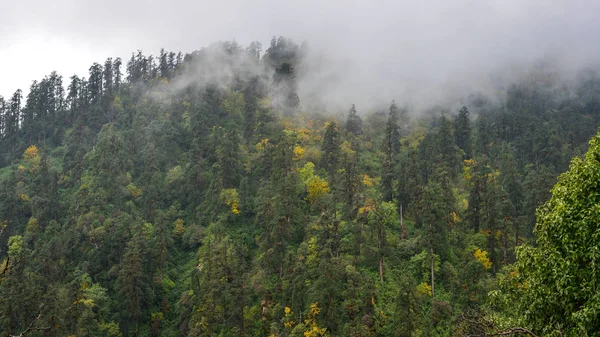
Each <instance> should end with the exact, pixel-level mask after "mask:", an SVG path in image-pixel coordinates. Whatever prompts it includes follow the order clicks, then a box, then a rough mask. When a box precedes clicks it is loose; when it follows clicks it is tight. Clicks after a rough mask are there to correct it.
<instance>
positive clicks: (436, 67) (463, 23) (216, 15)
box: [0, 0, 600, 99]
mask: <svg viewBox="0 0 600 337" xmlns="http://www.w3.org/2000/svg"><path fill="white" fill-rule="evenodd" d="M599 15H600V1H597V0H490V1H486V0H472V1H470V0H431V1H379V0H364V1H362V0H361V1H347V0H298V1H285V0H256V1H241V0H218V1H216V0H213V1H204V0H195V1H194V0H169V1H166V0H147V1H142V0H134V1H127V0H95V1H91V0H53V1H47V0H13V1H11V0H0V94H1V95H4V96H10V95H11V94H12V92H14V90H15V89H17V88H22V89H27V88H28V87H29V85H30V84H31V81H32V80H34V79H40V78H42V77H43V76H44V75H46V74H48V73H50V72H51V71H52V70H56V71H58V72H59V73H60V74H62V75H63V76H64V77H65V78H68V77H69V76H70V75H72V74H73V73H77V74H78V75H83V76H87V69H88V68H89V66H90V65H91V63H92V62H94V61H97V62H103V61H104V60H105V59H106V58H107V57H110V56H112V57H116V56H120V57H123V58H124V59H127V58H128V57H129V56H130V55H131V52H132V51H135V50H137V49H142V50H143V51H144V53H146V54H158V51H159V49H160V48H161V47H165V48H166V49H167V50H175V51H179V50H181V51H183V52H191V51H193V50H196V49H199V48H201V47H203V46H207V45H208V44H210V43H212V42H215V41H218V40H232V39H235V40H236V41H237V42H239V43H241V44H247V43H249V42H251V41H254V40H258V41H260V42H263V45H264V48H266V47H268V42H269V40H270V38H271V37H272V36H273V35H284V36H288V37H291V38H293V39H294V40H295V41H297V42H298V43H300V42H302V41H304V40H306V41H307V42H308V43H309V45H310V46H311V49H312V50H318V51H320V52H323V53H324V55H325V56H323V57H324V58H327V59H329V60H331V61H332V63H331V64H335V65H336V67H337V68H336V69H335V71H336V72H342V73H343V72H344V70H346V72H347V74H346V75H343V76H341V77H340V76H336V75H333V74H329V75H327V74H326V75H323V78H327V79H328V81H329V82H328V83H327V88H328V90H330V91H331V92H332V94H333V93H334V92H335V93H336V94H337V95H338V96H345V95H344V94H343V93H340V92H346V93H347V94H351V96H354V97H355V96H356V95H358V94H360V93H361V92H364V96H369V95H371V96H373V95H377V94H381V95H382V96H386V97H395V96H397V95H411V94H415V95H417V96H418V95H420V96H421V97H422V98H423V97H425V96H426V95H429V94H430V93H431V92H432V91H434V92H439V91H442V90H446V89H447V90H452V88H456V85H457V84H456V83H464V82H469V83H471V84H469V85H465V84H463V86H465V87H469V89H473V88H471V87H473V86H475V87H477V86H485V83H484V82H481V81H479V80H475V79H481V78H485V77H486V76H487V77H489V74H490V73H492V72H493V71H496V70H498V69H502V68H503V67H508V66H511V65H514V64H526V63H528V62H532V61H534V60H538V59H540V58H544V57H552V58H555V59H560V60H561V62H563V63H564V64H565V65H569V66H572V65H576V64H582V63H584V62H588V61H590V60H597V59H598V57H599V56H600V33H599V32H600V30H599V28H600V20H599V17H598V16H599ZM331 71H333V70H331ZM336 81H340V82H343V83H342V84H340V86H339V87H338V86H337V83H336ZM411 83H412V84H411ZM315 87H319V85H316V84H315ZM463 89H464V88H463ZM304 90H309V88H305V89H304ZM365 90H370V92H365ZM309 91H310V90H309ZM338 98H339V99H342V97H338ZM344 98H345V97H344ZM423 99H426V98H423Z"/></svg>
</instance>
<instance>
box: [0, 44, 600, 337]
mask: <svg viewBox="0 0 600 337" xmlns="http://www.w3.org/2000/svg"><path fill="white" fill-rule="evenodd" d="M304 57H305V55H304V47H300V46H298V45H296V44H295V43H294V42H293V41H291V40H289V39H286V38H283V37H280V38H274V39H273V40H272V41H271V44H270V46H269V48H268V49H267V50H266V53H265V54H264V55H262V56H261V48H260V44H259V43H258V42H255V43H252V44H251V45H250V46H248V47H247V48H244V47H243V46H241V45H239V44H237V43H235V42H220V43H217V44H214V45H212V46H210V47H208V48H204V49H202V50H200V51H196V52H193V53H190V54H186V55H183V54H181V53H179V54H177V53H175V52H167V51H164V50H161V52H160V55H159V56H158V57H157V58H154V57H152V56H147V55H144V54H143V53H142V52H141V51H139V52H136V53H134V54H133V55H132V57H131V59H130V60H129V62H127V64H126V69H125V70H124V71H123V72H124V73H123V72H122V71H121V63H122V61H121V60H120V59H110V58H109V59H107V60H106V61H105V62H103V63H94V64H93V65H92V66H91V67H90V69H89V72H90V73H89V76H85V77H78V76H73V77H71V78H70V80H69V83H68V86H67V88H63V83H62V78H61V77H60V76H59V75H57V74H56V73H52V74H50V75H49V76H47V77H45V78H44V79H42V80H40V81H36V82H34V83H33V85H32V86H31V88H30V92H29V94H28V95H27V97H23V95H22V92H21V91H17V92H15V94H14V95H12V96H11V97H10V98H9V99H3V98H0V335H6V336H8V335H15V336H16V335H19V334H21V333H22V332H23V331H25V330H26V329H27V327H29V326H31V327H32V330H29V332H27V333H26V334H24V335H27V336H29V335H32V336H34V335H40V336H41V335H44V336H48V337H54V336H93V337H96V336H113V337H123V336H125V337H130V336H152V337H154V336H236V337H237V336H271V335H272V336H277V337H287V336H304V337H306V336H324V335H328V336H355V337H374V336H458V335H460V334H461V333H471V332H473V333H472V334H473V335H474V334H476V333H481V331H482V330H481V329H479V330H477V327H472V326H469V324H467V321H462V320H461V318H462V317H463V316H464V315H465V314H472V313H474V314H476V315H480V314H484V313H490V316H489V317H491V318H493V319H495V321H494V322H496V323H497V325H498V327H501V328H504V327H510V326H524V327H529V328H531V329H533V330H534V331H535V332H537V333H538V334H540V335H550V336H552V335H553V334H554V335H560V333H562V334H563V335H569V334H570V335H582V336H583V335H586V334H587V335H594V334H595V333H596V332H597V331H598V330H599V329H600V327H599V326H598V323H597V319H596V317H598V313H599V312H598V310H599V309H598V308H599V307H600V306H599V305H598V303H597V302H598V301H597V300H598V298H597V297H598V296H597V295H596V294H597V291H596V281H595V280H596V278H597V277H596V275H595V274H594V273H595V269H596V268H595V262H596V257H597V247H596V246H595V245H596V242H597V241H598V240H597V239H598V238H597V237H596V236H597V233H596V232H598V230H597V228H596V225H597V224H596V222H597V221H596V222H594V221H595V219H597V218H598V216H600V214H596V213H597V212H596V211H597V207H596V204H597V203H598V200H596V199H597V194H598V193H597V191H596V189H597V185H598V184H597V182H598V181H597V180H598V179H596V178H598V177H597V176H598V174H597V173H598V172H599V171H600V164H598V160H597V158H596V157H600V155H599V153H600V150H599V145H598V143H599V142H600V141H599V140H598V138H594V140H593V141H592V143H590V151H589V152H588V154H586V156H585V158H583V159H576V160H575V161H574V162H573V164H572V167H571V171H570V172H569V173H567V174H565V175H563V176H561V178H560V181H559V184H558V185H557V186H556V187H555V189H554V191H553V195H552V199H551V200H550V201H549V202H548V203H546V204H545V206H543V207H542V208H540V210H539V212H538V225H537V227H536V231H535V233H534V231H533V226H534V223H535V209H536V207H538V206H540V205H542V204H544V202H546V200H547V199H548V198H549V197H550V194H549V189H550V187H551V186H552V185H553V184H554V183H555V179H556V174H557V173H558V172H561V171H563V170H565V169H566V167H567V163H568V159H569V158H571V157H573V156H577V155H579V154H580V153H583V152H585V150H586V148H587V147H586V143H585V142H586V140H587V138H588V137H590V136H591V135H592V134H593V132H595V130H594V129H595V126H597V125H598V124H600V117H599V116H600V114H598V109H597V106H598V104H597V102H598V101H600V96H598V91H597V90H596V89H594V88H597V87H598V86H600V84H599V83H600V79H599V78H598V77H597V76H595V75H593V74H592V75H589V76H587V77H585V78H577V79H576V80H575V81H574V83H570V84H569V85H567V86H565V85H562V84H560V83H555V84H556V85H552V86H550V87H547V86H545V85H540V84H539V83H538V82H536V81H531V82H528V81H523V82H522V83H515V84H514V85H513V86H510V87H509V90H508V91H507V93H506V98H505V99H504V100H502V101H501V102H498V104H496V103H493V102H488V101H486V100H485V99H483V98H477V99H473V100H468V101H466V106H465V107H463V108H462V109H460V111H458V112H457V115H456V116H450V115H449V114H448V113H443V114H441V115H440V114H439V113H438V111H437V110H436V111H430V112H427V113H419V114H417V113H415V114H412V117H414V120H412V121H411V120H409V118H408V116H407V111H406V109H402V108H399V105H396V103H395V101H393V102H392V104H391V105H390V107H389V111H387V112H386V111H384V112H378V111H368V110H364V111H363V110H360V111H361V112H362V113H361V115H360V116H359V114H358V113H357V107H356V106H354V105H352V107H351V108H350V110H349V111H348V115H347V118H346V120H345V121H344V123H343V124H342V123H340V122H341V121H338V120H336V118H335V117H333V115H332V113H334V112H333V111H325V112H326V113H327V114H321V113H312V112H309V111H304V110H303V108H302V106H301V105H300V101H299V97H298V94H297V83H296V75H297V72H300V71H303V72H304V71H306V69H305V68H306V67H304V66H300V65H304V64H305V63H303V61H304V60H303V58H304ZM262 70H265V71H264V72H263V71H262ZM298 75H299V74H298ZM301 75H302V78H308V77H309V76H311V74H310V73H302V74H301ZM182 79H185V80H182ZM189 79H192V81H189ZM544 83H545V82H544ZM554 88H560V89H554ZM563 91H564V92H563ZM554 96H555V97H554ZM372 103H373V106H376V105H377V102H372ZM467 106H468V108H467ZM358 108H360V107H358ZM442 108H443V107H442ZM325 112H324V113H325ZM338 126H339V127H338ZM34 144H35V145H34ZM536 236H537V241H536V245H535V246H532V245H531V244H532V242H533V241H532V240H534V239H535V238H536ZM515 252H517V253H516V254H515ZM515 258H518V260H517V262H516V264H515V265H510V263H512V262H514V261H515ZM498 280H500V281H501V282H500V283H501V285H502V287H501V291H500V292H498V291H495V290H497V289H496V288H497V281H498ZM490 291H491V294H494V295H495V297H494V299H495V302H493V303H490V302H489V297H488V292H490ZM32 322H33V323H32ZM32 324H33V325H32ZM46 327H48V329H45V328H46ZM34 328H35V329H37V328H40V329H42V328H44V329H43V330H35V329H34ZM484 330H485V329H484Z"/></svg>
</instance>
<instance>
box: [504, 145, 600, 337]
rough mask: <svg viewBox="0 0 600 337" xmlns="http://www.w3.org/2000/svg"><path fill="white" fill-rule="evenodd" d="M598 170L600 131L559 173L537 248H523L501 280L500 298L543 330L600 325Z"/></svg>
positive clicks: (584, 331)
mask: <svg viewBox="0 0 600 337" xmlns="http://www.w3.org/2000/svg"><path fill="white" fill-rule="evenodd" d="M598 172H600V135H596V136H595V137H594V138H592V140H591V141H590V145H589V150H588V152H587V153H586V154H585V156H584V157H583V158H578V157H576V158H574V159H573V161H572V163H571V166H570V169H569V171H568V172H566V173H563V174H561V175H560V177H559V179H558V183H557V184H556V185H555V186H554V188H553V189H552V197H551V198H550V200H548V201H547V202H546V203H545V204H544V205H543V206H542V207H540V208H539V209H538V223H537V225H536V228H535V234H536V235H537V239H536V246H530V245H525V246H522V247H520V249H519V250H518V251H517V262H516V264H515V266H514V270H512V271H510V272H509V273H507V274H506V275H505V276H504V277H503V278H502V282H503V293H502V294H503V296H502V300H503V301H505V303H507V305H508V303H511V304H510V305H511V307H512V308H513V310H515V312H514V313H513V315H514V316H516V317H517V318H518V319H519V321H521V322H523V323H524V324H526V325H527V326H529V327H531V328H533V330H534V331H538V332H539V333H541V334H544V335H548V336H554V335H557V336H558V335H567V336H592V335H595V334H596V333H597V331H598V329H599V328H600V326H599V325H598V320H597V317H598V315H599V313H600V311H599V310H600V302H598V292H597V290H596V283H597V279H598V278H597V276H596V274H595V273H596V267H595V263H596V258H597V251H598V249H599V247H598V240H597V235H598V234H597V233H598V232H599V230H600V228H598V221H597V219H598V217H599V216H600V213H598V207H597V204H598V202H599V199H598V198H599V197H600V193H599V192H598V186H599V184H600V175H599V174H598ZM513 315H511V316H513Z"/></svg>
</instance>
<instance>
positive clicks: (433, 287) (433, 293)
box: [431, 248, 435, 298]
mask: <svg viewBox="0 0 600 337" xmlns="http://www.w3.org/2000/svg"><path fill="white" fill-rule="evenodd" d="M434 260H435V258H434V255H433V248H431V298H435V271H434V270H433V269H434V268H433V262H434Z"/></svg>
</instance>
